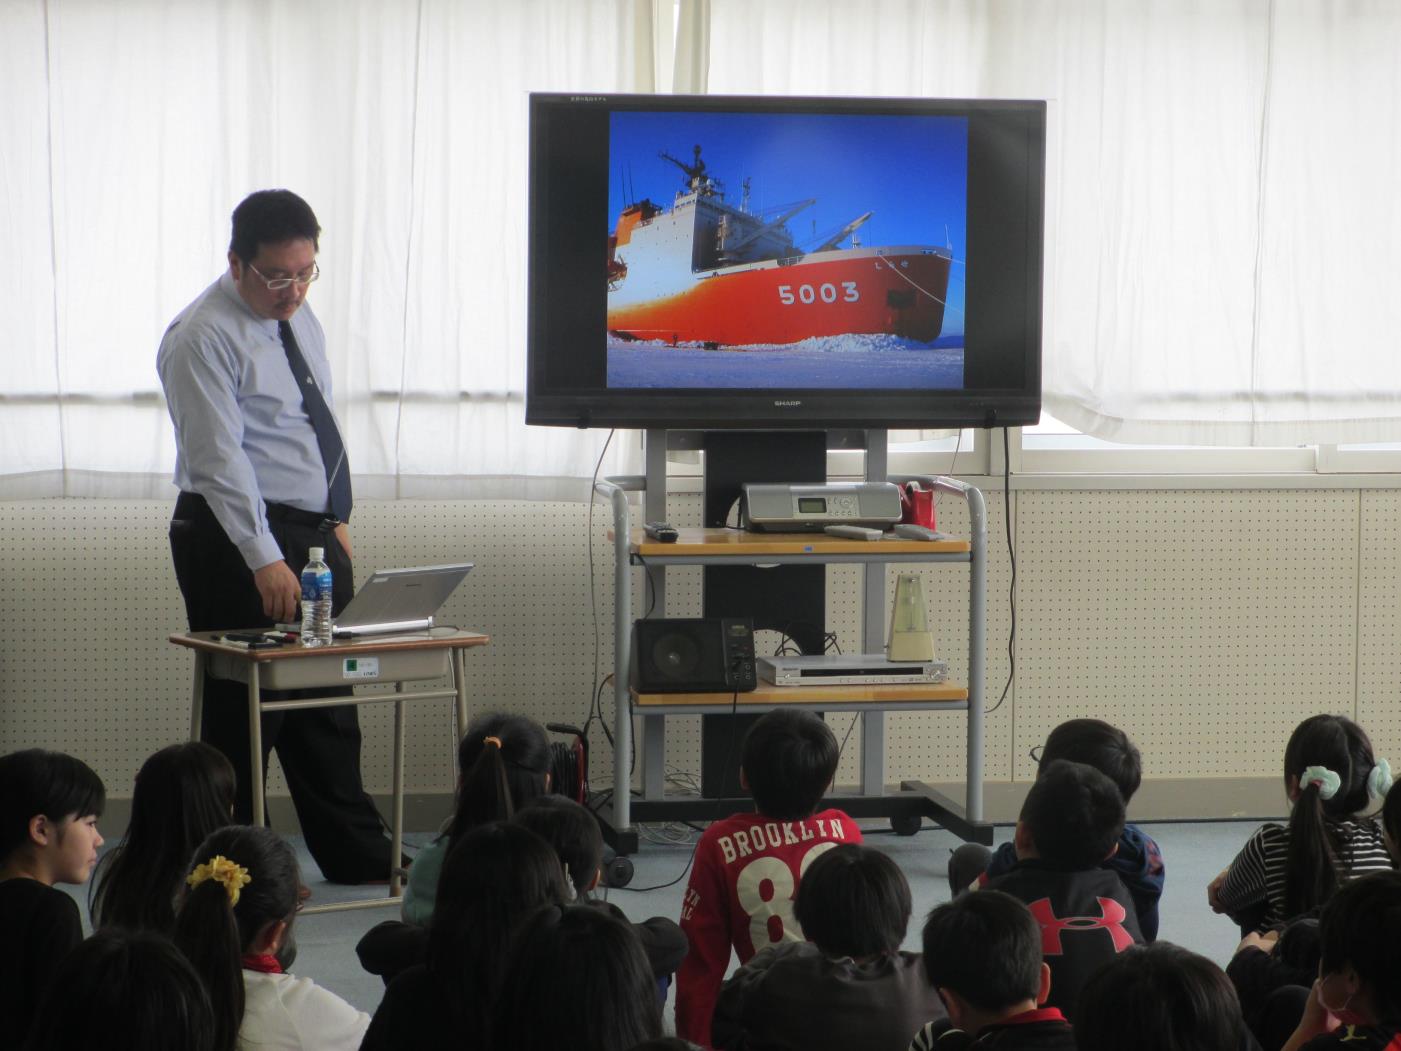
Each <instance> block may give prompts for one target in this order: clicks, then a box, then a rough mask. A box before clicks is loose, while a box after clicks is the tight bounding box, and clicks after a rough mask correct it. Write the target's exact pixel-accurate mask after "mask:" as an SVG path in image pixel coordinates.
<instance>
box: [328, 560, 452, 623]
mask: <svg viewBox="0 0 1401 1051" xmlns="http://www.w3.org/2000/svg"><path fill="white" fill-rule="evenodd" d="M471 571H472V563H471V562H460V563H457V564H455V565H450V566H416V567H414V568H411V569H381V570H378V571H376V572H375V573H374V575H372V576H371V577H370V579H369V580H367V581H365V583H363V584H361V585H360V590H359V591H357V592H356V593H355V597H354V598H352V599H351V600H350V602H349V603H347V605H346V607H345V609H343V610H341V615H340V616H339V617H337V618H336V623H335V625H334V626H333V627H332V629H331V633H332V634H333V635H340V636H354V635H384V634H387V633H389V632H395V631H423V630H425V629H427V628H431V627H432V626H433V615H434V614H435V613H437V612H438V610H440V609H442V607H443V603H444V602H446V601H447V600H448V596H449V595H451V594H452V593H453V591H454V590H456V588H457V585H458V584H460V583H462V578H463V577H465V576H466V575H467V574H468V573H470V572H471Z"/></svg>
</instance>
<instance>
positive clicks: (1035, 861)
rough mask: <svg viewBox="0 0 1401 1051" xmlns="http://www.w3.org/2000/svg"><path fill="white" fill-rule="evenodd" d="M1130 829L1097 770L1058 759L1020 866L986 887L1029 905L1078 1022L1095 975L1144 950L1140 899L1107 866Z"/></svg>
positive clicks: (1018, 838) (1056, 999)
mask: <svg viewBox="0 0 1401 1051" xmlns="http://www.w3.org/2000/svg"><path fill="white" fill-rule="evenodd" d="M1123 830H1124V800H1123V798H1122V797H1121V796H1120V795H1119V790H1118V788H1116V787H1115V786H1114V782H1113V781H1111V780H1109V778H1107V777H1105V776H1104V775H1103V774H1101V773H1100V772H1099V771H1098V770H1096V769H1095V768H1094V767H1092V766H1086V765H1085V764H1084V763H1072V762H1070V761H1069V760H1066V759H1057V760H1056V761H1055V762H1053V763H1051V764H1050V765H1048V766H1047V767H1046V769H1045V770H1043V771H1041V776H1040V777H1038V778H1037V779H1036V781H1035V782H1034V783H1033V784H1032V786H1031V791H1029V792H1028V793H1027V796H1026V802H1025V803H1024V804H1023V805H1022V812H1021V816H1020V818H1019V819H1018V821H1017V830H1016V833H1015V835H1014V838H1013V843H1014V844H1015V846H1016V850H1017V863H1016V864H1015V865H1013V866H1012V868H1011V870H1010V871H1008V872H1006V873H1004V874H1003V875H1001V876H997V877H995V878H993V879H990V880H988V881H987V884H986V886H988V887H990V888H993V889H995V890H1001V891H1005V892H1006V893H1008V894H1010V895H1012V897H1014V898H1017V899H1019V900H1020V901H1022V902H1024V903H1025V904H1026V906H1027V908H1029V909H1030V910H1031V914H1032V916H1034V917H1035V918H1036V922H1037V923H1039V924H1040V925H1041V954H1042V956H1043V957H1044V958H1045V960H1046V963H1048V964H1049V965H1050V967H1051V995H1050V997H1049V998H1048V999H1047V1001H1046V1004H1047V1006H1049V1007H1059V1008H1060V1009H1061V1012H1062V1013H1063V1014H1064V1015H1065V1016H1066V1018H1068V1019H1070V1021H1071V1022H1072V1023H1074V1022H1075V1020H1076V1011H1075V1001H1076V998H1077V997H1078V996H1079V994H1080V987H1081V986H1082V985H1083V984H1084V983H1085V979H1086V978H1088V977H1089V975H1090V972H1091V971H1093V970H1094V969H1095V968H1097V967H1099V966H1100V965H1101V964H1104V963H1107V962H1108V961H1109V960H1112V959H1113V958H1114V956H1115V955H1116V954H1118V953H1121V952H1123V951H1124V950H1125V949H1127V948H1128V947H1129V946H1130V945H1133V944H1135V943H1138V944H1142V942H1143V936H1142V934H1141V933H1140V931H1139V929H1138V917H1137V916H1136V915H1135V913H1134V908H1133V898H1132V897H1131V896H1130V895H1129V892H1128V891H1127V890H1126V889H1125V888H1124V884H1123V882H1122V881H1121V880H1120V879H1119V877H1118V874H1117V873H1115V872H1113V871H1111V870H1109V869H1107V868H1104V867H1103V862H1104V861H1105V860H1106V859H1107V858H1109V857H1110V856H1111V855H1112V854H1113V853H1114V850H1115V849H1116V846H1117V844H1118V841H1119V835H1120V833H1121V832H1123Z"/></svg>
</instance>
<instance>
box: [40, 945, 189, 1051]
mask: <svg viewBox="0 0 1401 1051" xmlns="http://www.w3.org/2000/svg"><path fill="white" fill-rule="evenodd" d="M35 1017H36V1022H35V1025H34V1027H33V1029H32V1030H31V1032H30V1036H29V1043H27V1044H26V1045H25V1047H26V1048H27V1049H28V1051H73V1049H74V1048H98V1047H100V1048H103V1049H104V1051H215V1045H214V1043H213V1040H214V1027H213V1023H214V1016H213V1013H212V1011H211V1008H210V1003H209V995H208V994H207V993H206V992H205V989H204V983H203V982H201V981H200V979H199V976H198V975H196V974H195V972H194V969H193V968H192V967H191V966H190V964H189V962H188V961H187V960H186V959H185V957H184V956H182V955H181V954H180V952H179V950H177V949H176V948H175V946H173V945H172V944H171V943H170V942H169V941H168V940H167V939H165V938H163V937H161V936H159V935H156V934H152V933H147V932H135V931H99V932H98V933H97V934H95V935H93V936H92V937H91V938H89V939H88V940H87V941H85V942H83V943H82V944H81V945H80V946H78V947H77V948H76V949H74V950H73V951H72V952H71V953H69V954H68V957H67V959H65V960H64V962H63V965H62V966H61V967H60V968H59V970H58V972H57V974H56V975H55V976H54V982H53V984H52V985H51V986H50V988H49V992H48V995H47V996H46V997H45V998H44V1000H43V1001H42V1002H41V1004H40V1007H39V1010H38V1012H37V1014H36V1016H35Z"/></svg>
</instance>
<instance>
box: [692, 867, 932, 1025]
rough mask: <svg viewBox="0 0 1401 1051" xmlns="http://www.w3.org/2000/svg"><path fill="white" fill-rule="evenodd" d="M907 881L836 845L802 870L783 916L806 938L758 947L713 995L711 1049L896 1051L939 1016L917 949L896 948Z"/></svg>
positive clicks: (905, 920) (905, 913)
mask: <svg viewBox="0 0 1401 1051" xmlns="http://www.w3.org/2000/svg"><path fill="white" fill-rule="evenodd" d="M910 908H911V905H910V885H909V883H907V882H906V881H905V876H904V874H903V873H902V872H901V871H900V868H899V866H898V865H896V864H895V862H893V861H891V860H890V858H888V857H886V856H885V855H884V854H882V853H881V852H880V851H878V850H874V849H872V848H871V847H863V846H858V845H856V844H854V843H850V844H843V845H842V846H837V847H833V848H832V849H831V850H829V851H827V852H826V853H825V854H823V855H822V856H821V857H819V858H818V859H817V860H816V861H814V862H813V863H812V864H811V865H810V866H809V867H808V870H807V872H805V873H804V874H803V881H802V883H800V884H799V885H798V897H797V900H796V901H795V902H794V903H793V914H794V915H795V916H796V917H797V919H798V923H799V924H800V925H801V926H802V928H803V934H805V935H806V936H807V939H808V940H807V941H804V942H783V943H782V944H779V945H770V946H769V947H768V948H766V949H761V950H760V951H759V952H757V953H756V954H755V955H754V956H753V957H751V958H750V960H749V962H748V963H746V964H745V965H744V966H743V967H741V968H740V969H739V970H738V971H736V972H735V973H734V975H733V976H732V977H731V978H730V979H729V980H728V981H727V982H725V984H724V985H723V986H722V987H721V989H720V997H719V999H718V1000H717V1001H716V1004H715V1017H714V1019H713V1020H712V1022H711V1039H712V1041H713V1043H714V1045H715V1046H716V1047H718V1048H735V1049H740V1048H742V1049H744V1051H823V1049H830V1051H848V1049H850V1048H854V1047H859V1048H862V1051H905V1048H906V1047H908V1046H909V1043H910V1034H911V1033H914V1032H916V1031H917V1030H918V1029H919V1028H920V1027H921V1026H922V1025H924V1024H925V1023H926V1022H928V1021H930V1020H931V1019H934V1018H939V1017H942V1016H943V1014H944V1008H943V1005H942V1004H941V1003H940V1002H939V995H938V993H936V992H935V991H934V989H933V988H931V987H930V986H929V984H928V983H927V982H926V981H925V980H924V972H923V970H922V968H921V965H920V958H919V954H918V953H913V952H901V951H900V943H901V942H902V941H904V940H905V928H906V926H907V925H908V924H909V921H910Z"/></svg>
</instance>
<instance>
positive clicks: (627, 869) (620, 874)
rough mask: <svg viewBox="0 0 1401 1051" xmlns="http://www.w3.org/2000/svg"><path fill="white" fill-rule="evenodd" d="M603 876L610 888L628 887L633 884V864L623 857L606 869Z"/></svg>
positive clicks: (615, 859) (617, 858)
mask: <svg viewBox="0 0 1401 1051" xmlns="http://www.w3.org/2000/svg"><path fill="white" fill-rule="evenodd" d="M603 875H604V878H605V880H606V881H607V883H608V886H610V887H626V886H627V885H628V884H629V883H631V882H632V862H631V861H629V860H628V859H627V858H625V857H622V856H619V857H616V858H614V859H613V860H612V861H610V862H609V863H608V864H607V865H606V866H605V867H604V870H603Z"/></svg>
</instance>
